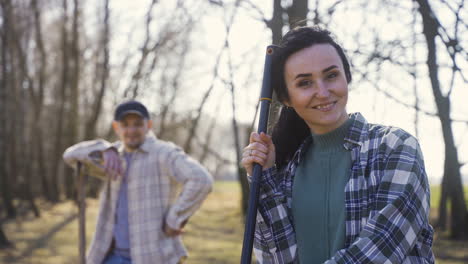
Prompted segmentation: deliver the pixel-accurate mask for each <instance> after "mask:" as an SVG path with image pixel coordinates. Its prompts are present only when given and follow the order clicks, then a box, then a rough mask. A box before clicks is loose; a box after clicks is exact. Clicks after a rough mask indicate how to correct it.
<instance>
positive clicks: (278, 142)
mask: <svg viewBox="0 0 468 264" xmlns="http://www.w3.org/2000/svg"><path fill="white" fill-rule="evenodd" d="M272 76H273V84H274V90H275V92H276V94H277V95H278V99H279V101H280V102H282V103H283V104H284V106H283V108H282V110H281V113H280V117H279V120H278V122H277V124H276V125H275V127H274V129H273V134H272V137H271V138H270V137H269V136H267V135H265V134H263V133H262V134H260V135H259V134H257V133H252V134H251V137H250V144H249V145H248V146H247V147H245V148H244V152H243V159H242V164H243V166H244V167H245V168H246V170H247V172H248V174H249V175H251V174H252V168H253V164H254V162H255V163H259V164H261V165H262V166H263V175H262V177H261V183H260V200H259V207H258V208H259V214H258V216H257V228H256V231H255V242H254V252H255V255H256V257H257V260H258V261H259V262H260V263H299V262H300V263H307V264H309V263H434V257H433V254H432V249H431V246H432V237H433V229H432V227H431V226H430V225H429V220H428V215H429V184H428V180H427V175H426V172H425V169H424V162H423V158H422V154H421V150H420V148H419V145H418V142H417V140H416V139H415V138H414V137H413V136H411V135H410V134H408V133H407V132H405V131H403V130H401V129H399V128H394V127H387V126H382V125H375V124H369V123H367V121H366V120H365V119H364V117H363V116H362V115H361V114H360V113H354V114H348V113H347V111H346V103H347V101H348V84H349V83H350V82H351V72H350V66H349V63H348V60H347V59H346V56H345V54H344V52H343V49H342V48H341V47H340V46H339V45H338V44H337V43H336V42H335V41H334V39H333V38H332V37H331V34H330V32H328V31H326V30H323V29H320V28H317V27H301V28H296V29H294V30H292V31H290V32H288V33H287V34H286V35H285V36H284V37H283V40H282V43H281V44H280V48H279V49H278V51H276V52H275V56H274V58H273V75H272Z"/></svg>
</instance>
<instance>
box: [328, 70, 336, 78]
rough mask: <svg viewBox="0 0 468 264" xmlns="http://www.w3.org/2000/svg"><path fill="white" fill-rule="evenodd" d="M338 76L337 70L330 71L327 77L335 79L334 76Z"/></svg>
mask: <svg viewBox="0 0 468 264" xmlns="http://www.w3.org/2000/svg"><path fill="white" fill-rule="evenodd" d="M337 76H338V74H337V73H336V72H334V73H330V74H329V75H327V79H333V78H336V77H337Z"/></svg>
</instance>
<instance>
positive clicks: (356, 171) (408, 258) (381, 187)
mask: <svg viewBox="0 0 468 264" xmlns="http://www.w3.org/2000/svg"><path fill="white" fill-rule="evenodd" d="M351 116H352V117H351V118H353V119H354V120H353V123H352V125H351V127H350V130H349V132H348V136H347V137H346V138H345V143H344V147H345V148H346V149H347V150H349V151H351V158H352V166H351V171H350V178H349V180H348V182H347V184H346V187H345V190H344V191H345V210H346V238H345V247H344V248H343V249H341V250H339V251H338V252H336V253H335V255H334V256H332V257H331V258H330V259H329V260H327V261H326V262H325V263H327V264H331V263H360V264H362V263H385V264H387V263H388V264H390V263H393V264H395V263H434V256H433V254H432V249H431V247H432V239H433V229H432V227H431V226H430V224H429V220H428V218H429V206H430V205H429V195H430V193H429V183H428V180H427V175H426V172H425V168H424V162H423V157H422V153H421V150H420V148H419V144H418V142H417V140H416V139H415V138H414V137H413V136H411V135H410V134H408V133H407V132H405V131H403V130H402V129H398V128H394V127H386V126H381V125H375V124H369V123H367V121H366V120H365V119H364V117H363V116H362V115H361V114H360V113H355V114H352V115H351ZM310 144H312V142H311V138H310V137H309V138H308V139H307V140H306V141H305V142H304V143H303V144H302V145H301V146H300V148H299V149H298V150H297V152H296V153H295V155H294V157H293V159H292V160H291V161H290V162H289V164H288V165H287V166H285V168H283V169H282V170H281V171H279V170H277V169H276V168H275V167H273V168H270V169H268V170H265V171H264V172H263V176H262V179H261V182H260V186H261V187H260V199H259V205H258V211H259V213H258V214H257V227H256V230H255V241H254V253H255V255H256V258H257V260H258V262H259V263H298V259H297V244H296V238H295V232H294V225H293V218H292V213H291V204H292V185H293V181H294V174H295V171H296V168H297V167H298V165H299V163H300V162H301V160H302V159H303V157H304V156H305V153H306V151H307V147H308V146H309V145H310Z"/></svg>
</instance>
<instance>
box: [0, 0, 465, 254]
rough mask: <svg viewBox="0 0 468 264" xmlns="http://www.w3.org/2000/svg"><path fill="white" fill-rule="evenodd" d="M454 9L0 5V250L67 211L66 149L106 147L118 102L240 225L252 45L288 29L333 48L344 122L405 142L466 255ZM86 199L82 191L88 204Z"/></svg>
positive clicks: (458, 7)
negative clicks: (131, 109)
mask: <svg viewBox="0 0 468 264" xmlns="http://www.w3.org/2000/svg"><path fill="white" fill-rule="evenodd" d="M467 9H468V8H467V6H466V3H465V1H464V0H431V1H429V0H413V1H411V0H405V1H398V0H382V1H366V0H347V1H343V0H328V1H319V0H310V1H307V0H262V1H260V0H256V1H254V0H185V1H182V0H177V1H174V0H172V1H171V0H159V1H158V0H139V1H131V2H129V1H124V0H101V1H79V0H0V52H1V53H0V150H1V151H0V196H1V200H0V201H1V202H0V246H1V247H2V248H6V249H5V250H12V249H11V248H12V247H13V245H15V244H16V245H17V249H16V250H18V248H19V246H18V242H17V240H18V239H17V237H16V233H15V232H14V230H13V229H12V227H11V226H12V225H11V223H12V222H13V221H15V222H16V223H17V222H21V221H26V219H29V218H27V216H28V215H31V216H33V218H32V219H33V220H29V221H40V219H41V217H42V218H44V217H45V216H44V215H47V212H49V211H48V210H50V208H53V207H54V206H60V205H63V204H68V205H69V206H73V204H72V203H69V202H68V201H70V200H75V199H76V185H77V182H76V178H75V177H73V176H72V175H73V170H72V169H71V168H67V167H66V166H65V165H64V163H63V161H62V158H61V156H62V153H63V151H64V150H65V149H66V148H67V147H68V146H70V145H72V144H74V143H76V142H79V141H82V140H87V139H94V138H105V139H108V140H115V136H114V135H113V132H112V130H111V127H110V122H111V120H112V113H113V110H114V107H115V105H116V104H117V103H118V102H121V101H122V100H124V99H130V98H135V99H138V100H141V101H142V102H144V103H145V104H146V105H147V106H148V108H149V110H150V112H151V114H152V118H153V120H154V122H155V126H154V132H155V133H156V135H157V136H158V137H159V138H161V139H164V140H170V141H173V142H175V143H177V144H178V145H180V146H182V147H183V148H184V150H185V151H186V152H187V153H189V154H190V155H192V156H193V157H195V158H196V159H198V160H199V161H200V162H201V163H202V164H203V165H205V166H206V167H207V168H208V169H209V170H210V172H211V173H212V174H213V175H214V177H215V178H216V179H217V180H219V181H221V180H230V181H236V182H237V181H238V182H239V185H240V188H238V189H236V187H235V186H233V188H234V189H233V190H237V191H238V194H237V196H235V197H237V198H238V199H239V200H240V202H239V204H238V206H239V212H241V213H240V214H242V212H243V210H245V205H246V198H247V190H248V187H247V183H246V181H245V172H244V171H243V170H242V168H240V167H239V166H238V165H239V163H240V151H241V149H242V148H243V147H244V146H245V145H246V144H247V137H248V135H249V134H250V132H251V131H252V130H255V123H256V121H255V120H256V117H257V108H258V98H259V92H260V84H261V77H262V71H263V59H264V54H265V48H266V46H267V45H269V44H270V43H275V44H277V43H278V42H279V40H280V38H281V36H282V35H283V34H284V33H285V32H287V30H289V28H291V27H294V26H295V25H300V24H308V25H320V26H323V27H326V28H328V29H329V30H331V31H332V32H333V33H334V34H335V36H336V38H337V39H338V41H339V42H340V43H342V44H343V46H344V47H345V49H346V52H347V54H348V57H349V58H350V61H351V64H352V73H353V83H352V84H351V86H350V98H349V103H348V112H361V113H363V115H364V116H365V117H366V118H367V119H368V121H370V122H373V123H381V124H385V125H394V126H398V127H401V128H403V129H405V130H406V131H408V132H410V133H412V134H413V135H415V136H416V137H418V139H419V141H420V143H421V147H422V150H423V153H424V157H425V163H426V168H427V172H428V176H429V180H430V184H431V186H433V188H434V190H436V191H435V192H434V194H433V196H435V198H436V199H434V197H433V199H432V205H431V211H432V212H431V213H432V216H431V219H432V221H433V225H434V226H435V227H436V230H437V232H436V233H437V234H440V237H441V239H442V238H443V239H447V241H459V242H453V243H461V244H460V245H461V246H462V247H464V246H466V240H467V239H468V212H467V207H466V200H465V199H464V197H465V195H466V191H464V188H463V186H464V184H465V185H466V184H467V183H468V166H466V164H467V161H468V147H467V144H468V142H467V141H468V106H467V104H466V101H467V99H466V98H468V85H467V83H468V76H467V75H468V71H467V70H468V63H467V61H468V50H467V48H468V40H467V36H468V34H467V31H468V11H467ZM279 107H280V106H279V104H277V103H276V104H274V107H273V109H272V113H271V119H272V120H274V118H275V117H276V116H277V112H278V109H279ZM99 186H100V182H99V181H98V180H96V179H90V182H89V183H88V196H89V197H90V198H92V197H95V196H96V194H97V192H98V190H99ZM237 198H235V199H234V200H236V199H237ZM221 203H222V202H221ZM41 214H42V216H41ZM202 215H203V214H202ZM238 218H239V219H242V217H241V215H239V216H238ZM34 219H35V220H34ZM90 228H92V226H91V227H90ZM239 229H242V227H240V228H239ZM57 232H59V231H57ZM15 241H16V243H15ZM460 241H461V242H460ZM238 243H240V241H239V242H238ZM238 243H237V244H238ZM457 245H458V244H457ZM42 246H43V247H47V243H45V245H42ZM2 251H3V250H2ZM0 253H1V251H0ZM10 253H11V252H10ZM10 253H9V254H10ZM58 254H60V252H58ZM467 254H468V253H467ZM459 258H460V257H459ZM461 258H464V256H461ZM466 258H468V256H466ZM455 259H456V257H455ZM220 263H221V262H220Z"/></svg>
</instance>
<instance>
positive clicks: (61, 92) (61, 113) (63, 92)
mask: <svg viewBox="0 0 468 264" xmlns="http://www.w3.org/2000/svg"><path fill="white" fill-rule="evenodd" d="M67 25H68V1H67V0H63V20H62V32H61V42H62V43H61V49H62V50H61V52H62V67H61V70H62V72H61V80H60V84H59V87H57V99H58V101H59V103H58V106H57V108H56V114H57V119H56V120H57V124H56V127H55V142H54V150H53V155H52V157H53V162H52V170H51V171H52V175H53V177H52V181H51V190H52V193H54V194H59V193H60V192H59V189H58V183H59V176H60V171H59V168H60V167H59V164H60V162H61V161H62V152H63V150H64V147H63V145H64V142H63V137H64V133H63V128H64V118H65V103H66V99H67V89H68V83H69V75H70V64H69V43H68V30H67ZM66 177H71V176H70V175H66ZM53 199H54V200H56V201H58V200H59V195H57V196H56V197H53Z"/></svg>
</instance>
